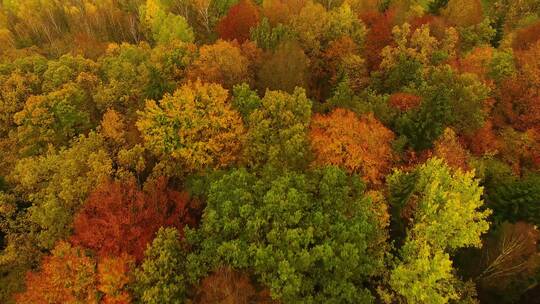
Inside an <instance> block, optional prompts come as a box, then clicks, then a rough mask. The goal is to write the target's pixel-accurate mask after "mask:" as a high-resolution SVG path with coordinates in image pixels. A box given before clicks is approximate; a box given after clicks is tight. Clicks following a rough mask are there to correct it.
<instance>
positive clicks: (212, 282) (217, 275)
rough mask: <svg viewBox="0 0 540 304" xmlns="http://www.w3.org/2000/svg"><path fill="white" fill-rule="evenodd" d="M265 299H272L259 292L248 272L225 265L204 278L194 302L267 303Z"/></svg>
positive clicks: (199, 303)
mask: <svg viewBox="0 0 540 304" xmlns="http://www.w3.org/2000/svg"><path fill="white" fill-rule="evenodd" d="M265 300H266V301H268V302H270V301H271V299H270V297H268V296H267V297H266V298H265V297H264V295H260V294H258V293H257V290H256V289H255V286H253V283H252V282H251V279H250V278H249V276H248V275H247V274H246V273H242V272H238V271H234V270H232V269H231V268H228V267H223V268H220V269H218V270H216V271H215V272H214V273H212V274H211V275H210V276H208V277H206V278H204V279H203V280H202V282H201V284H200V286H199V288H198V293H197V296H196V297H195V301H194V303H197V304H206V303H208V304H209V303H238V304H248V303H254V302H255V303H267V302H265Z"/></svg>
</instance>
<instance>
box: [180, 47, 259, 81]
mask: <svg viewBox="0 0 540 304" xmlns="http://www.w3.org/2000/svg"><path fill="white" fill-rule="evenodd" d="M249 65H250V62H249V60H248V58H246V57H245V56H244V55H243V54H242V52H241V50H240V48H239V47H238V46H237V45H235V44H234V43H231V42H228V41H223V40H218V41H217V42H216V43H215V44H212V45H205V46H202V47H201V48H200V49H199V57H198V58H197V59H196V60H195V62H193V65H192V66H191V67H190V70H189V72H188V77H189V78H190V79H191V80H193V81H195V80H197V79H200V80H202V81H203V82H215V83H218V84H221V85H222V86H223V87H224V88H226V89H232V88H233V86H234V85H236V84H240V83H242V82H248V83H249V82H250V80H251V78H252V77H251V75H250V73H249Z"/></svg>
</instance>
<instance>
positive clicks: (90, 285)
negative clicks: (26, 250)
mask: <svg viewBox="0 0 540 304" xmlns="http://www.w3.org/2000/svg"><path fill="white" fill-rule="evenodd" d="M95 268H96V265H95V262H94V261H93V260H92V258H90V257H88V256H86V255H85V254H84V252H83V250H82V249H81V248H78V247H72V246H71V245H70V244H69V243H66V242H60V243H58V244H57V245H56V247H55V248H54V249H53V251H52V255H51V256H48V257H46V258H44V259H43V262H42V266H41V271H40V272H29V273H28V275H27V278H26V286H27V289H26V291H25V292H23V293H21V294H18V295H16V296H15V299H16V302H17V303H20V304H23V303H28V304H47V303H98V301H97V297H96V293H95V286H96V277H95V272H96V269H95Z"/></svg>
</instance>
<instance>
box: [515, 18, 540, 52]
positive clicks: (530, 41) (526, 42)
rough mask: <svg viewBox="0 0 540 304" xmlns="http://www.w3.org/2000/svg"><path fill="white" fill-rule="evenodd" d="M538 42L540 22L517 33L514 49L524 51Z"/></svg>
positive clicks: (539, 38)
mask: <svg viewBox="0 0 540 304" xmlns="http://www.w3.org/2000/svg"><path fill="white" fill-rule="evenodd" d="M538 40H540V21H539V22H536V23H535V24H533V25H530V26H528V27H525V28H523V29H520V30H519V31H517V33H516V37H515V38H514V40H513V41H512V47H513V48H514V49H515V50H520V51H523V50H526V49H528V48H529V47H531V46H533V45H534V43H535V42H536V41H538Z"/></svg>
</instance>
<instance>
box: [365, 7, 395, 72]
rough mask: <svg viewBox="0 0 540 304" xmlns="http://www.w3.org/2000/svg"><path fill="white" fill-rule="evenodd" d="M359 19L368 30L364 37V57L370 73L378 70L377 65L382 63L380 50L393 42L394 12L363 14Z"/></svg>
mask: <svg viewBox="0 0 540 304" xmlns="http://www.w3.org/2000/svg"><path fill="white" fill-rule="evenodd" d="M361 18H362V20H363V21H364V23H365V24H366V25H367V27H368V28H369V31H368V34H367V36H366V45H365V50H364V54H365V56H366V60H367V64H368V68H369V70H370V71H372V70H376V69H378V68H379V64H380V63H381V61H382V57H381V51H382V49H383V48H384V47H385V46H387V45H390V44H391V43H392V42H393V40H392V27H393V24H392V22H393V19H394V12H392V11H387V12H385V13H379V12H369V13H365V14H363V15H362V16H361Z"/></svg>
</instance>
